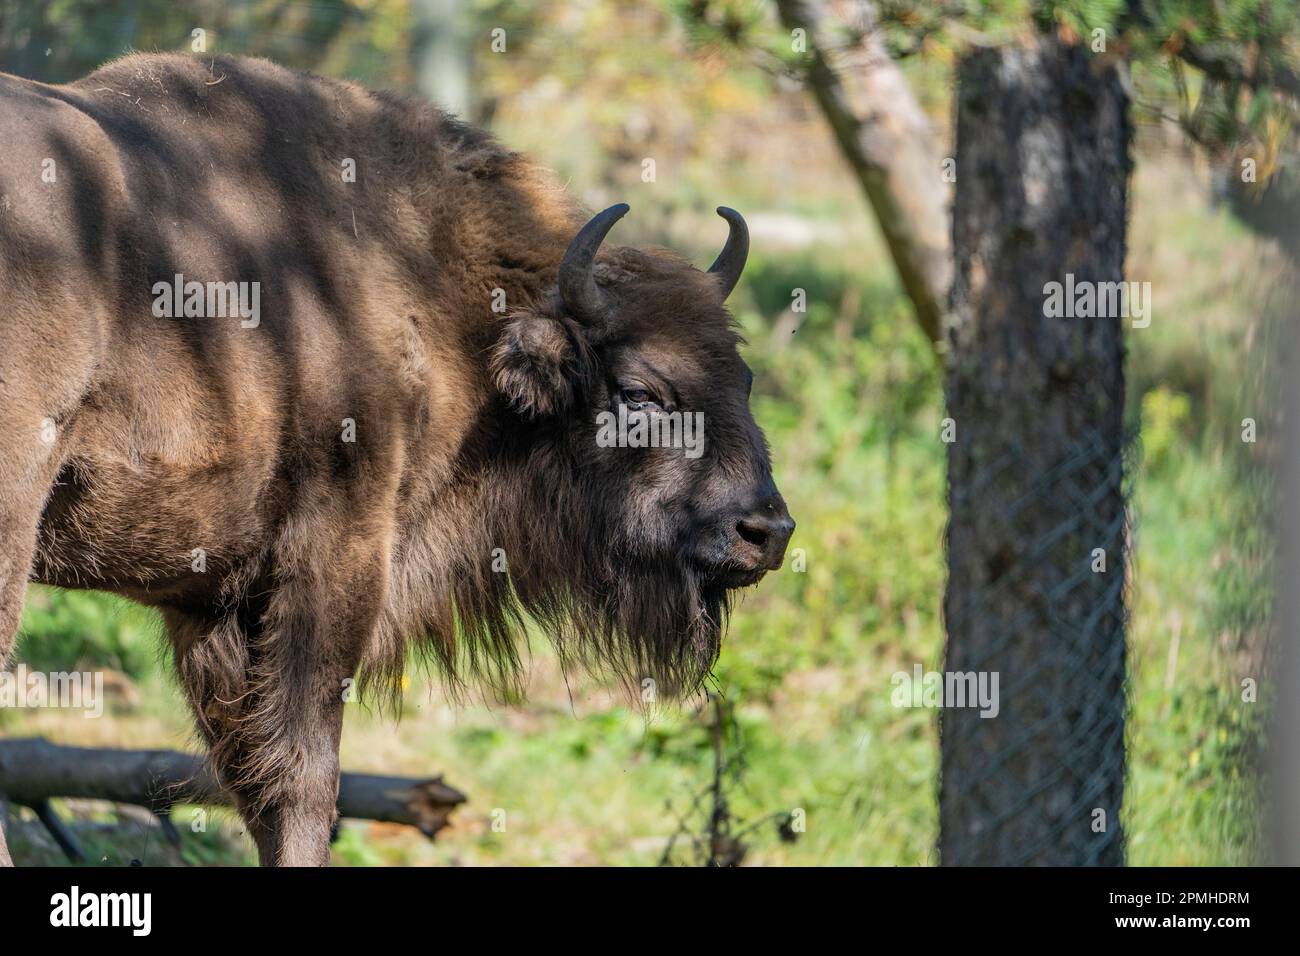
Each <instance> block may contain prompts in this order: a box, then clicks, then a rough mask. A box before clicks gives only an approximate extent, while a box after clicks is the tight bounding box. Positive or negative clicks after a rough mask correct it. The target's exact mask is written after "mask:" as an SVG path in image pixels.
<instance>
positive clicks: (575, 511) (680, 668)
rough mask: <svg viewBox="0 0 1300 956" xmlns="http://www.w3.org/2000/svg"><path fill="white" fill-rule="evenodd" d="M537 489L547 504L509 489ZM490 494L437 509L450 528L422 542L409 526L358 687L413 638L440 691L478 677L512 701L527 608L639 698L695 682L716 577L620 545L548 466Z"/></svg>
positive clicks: (717, 594)
mask: <svg viewBox="0 0 1300 956" xmlns="http://www.w3.org/2000/svg"><path fill="white" fill-rule="evenodd" d="M538 487H549V488H551V489H558V490H554V491H552V493H551V494H550V495H549V496H548V500H547V504H548V505H549V506H550V507H547V508H546V510H545V512H542V511H540V509H539V503H538V502H537V501H535V500H529V499H524V500H518V499H514V500H512V499H513V497H514V496H513V493H518V492H515V489H529V488H538ZM490 491H491V493H490V494H489V495H484V494H482V492H481V491H480V493H479V494H475V495H474V500H472V501H465V502H461V503H460V504H459V506H458V507H456V508H454V509H448V510H447V511H446V512H444V514H445V515H447V516H448V517H447V519H446V520H447V525H446V526H445V528H443V529H439V533H437V534H436V536H429V537H428V538H427V539H426V540H427V541H428V543H427V544H424V543H423V542H422V541H421V539H420V538H418V537H415V536H412V539H411V541H410V542H409V543H408V544H406V545H405V546H404V547H403V548H401V549H399V552H398V553H397V554H396V555H395V561H394V567H393V582H394V585H393V586H394V596H393V600H392V601H391V602H390V612H389V614H388V615H386V619H385V622H384V623H383V624H382V625H381V631H380V636H379V639H378V641H377V642H376V644H377V647H376V653H375V654H373V655H372V656H371V659H370V660H369V662H368V664H367V666H366V668H365V669H364V670H363V675H362V676H363V679H365V683H366V684H367V685H369V686H371V687H375V686H379V687H383V686H387V687H388V688H389V689H391V688H392V687H393V686H395V683H389V680H390V679H391V678H394V677H396V676H398V675H400V673H401V669H402V667H403V666H404V664H405V662H406V659H407V653H408V650H409V648H410V646H411V644H412V643H414V645H415V647H416V648H417V649H418V650H421V651H423V652H425V653H426V654H427V655H428V656H429V657H431V658H433V659H434V661H435V662H436V664H437V665H438V668H437V669H438V670H439V671H440V673H441V674H442V676H443V677H444V678H445V679H446V683H447V684H448V687H449V689H451V690H453V691H458V690H467V689H469V688H470V687H472V686H475V685H477V686H480V687H484V688H485V689H488V690H489V691H493V692H495V693H496V694H497V695H498V696H500V697H502V698H504V699H517V697H518V695H520V694H521V693H522V691H523V683H524V681H523V677H524V673H523V671H524V667H523V663H524V661H525V659H526V657H527V654H526V653H525V649H526V646H527V643H526V642H527V633H528V630H529V620H530V619H531V621H532V622H534V623H535V625H536V628H537V630H540V631H541V632H542V633H543V634H545V635H546V636H547V637H548V638H550V640H551V641H552V643H553V644H554V645H555V647H556V648H557V649H558V651H559V656H560V660H561V663H562V664H563V665H564V666H565V667H566V669H569V668H574V667H577V668H580V669H582V670H585V671H587V672H590V673H594V674H597V675H599V676H602V677H613V678H615V679H616V680H618V681H619V682H621V683H622V684H624V685H625V686H626V687H627V688H628V689H629V690H630V691H631V692H632V693H633V694H634V697H635V699H638V700H641V701H646V702H649V701H654V700H659V699H664V698H669V699H671V698H675V697H681V696H684V695H689V694H691V693H693V692H694V691H696V690H698V689H699V687H700V686H701V684H702V683H703V682H704V680H705V679H706V678H707V677H708V675H709V673H710V671H711V669H712V667H713V664H714V663H715V662H716V661H717V658H718V652H719V650H720V647H721V642H722V635H723V631H724V630H725V626H726V620H727V615H728V611H729V601H728V591H727V589H726V586H725V585H724V584H723V583H722V582H720V581H717V580H716V579H711V578H709V577H708V576H706V574H705V573H704V572H702V571H701V570H700V569H699V568H698V567H697V566H696V565H695V564H693V563H692V562H691V561H689V560H687V559H684V558H682V557H681V556H679V555H678V554H676V553H675V552H674V551H673V550H672V549H671V548H665V549H664V550H663V552H662V553H661V554H647V553H646V549H644V548H643V549H641V550H640V551H639V553H638V552H634V551H633V549H632V548H631V547H627V546H623V547H620V546H619V544H618V543H617V542H618V541H619V540H620V535H619V530H618V527H619V522H618V518H619V516H618V515H609V514H605V513H603V512H601V511H599V510H595V509H593V508H592V501H593V496H592V495H591V494H589V493H582V490H581V489H577V488H572V487H568V488H566V487H565V486H564V485H563V483H562V481H556V480H555V478H554V476H545V477H543V476H540V475H538V474H536V473H533V474H531V475H527V476H525V475H516V476H514V477H513V478H512V479H511V480H509V481H502V482H499V483H494V486H493V488H492V489H490ZM485 499H488V500H486V501H485ZM597 500H598V499H597ZM452 515H454V517H455V522H454V524H453V523H452V521H451V517H450V516H452ZM494 556H496V557H495V558H494ZM376 678H378V679H376ZM647 682H649V683H647Z"/></svg>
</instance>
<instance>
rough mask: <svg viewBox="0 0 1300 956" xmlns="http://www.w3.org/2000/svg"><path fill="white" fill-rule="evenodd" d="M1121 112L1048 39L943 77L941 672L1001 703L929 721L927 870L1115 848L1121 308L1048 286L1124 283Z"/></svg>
mask: <svg viewBox="0 0 1300 956" xmlns="http://www.w3.org/2000/svg"><path fill="white" fill-rule="evenodd" d="M1127 110H1128V104H1127V100H1126V97H1125V94H1124V92H1123V88H1122V86H1121V82H1120V78H1119V76H1118V75H1117V74H1116V72H1115V68H1114V67H1108V68H1102V69H1097V67H1096V64H1094V63H1092V62H1090V61H1089V59H1088V58H1087V57H1086V56H1085V55H1084V54H1083V53H1082V51H1081V50H1080V49H1078V48H1071V47H1066V46H1064V45H1063V44H1061V43H1060V42H1059V41H1056V40H1054V39H1050V38H1045V37H1044V38H1041V39H1037V40H1034V41H1032V42H1029V43H1027V44H1025V45H1023V46H1015V47H1011V48H1008V49H1000V50H981V51H977V52H975V53H973V54H972V55H970V56H969V57H968V58H967V59H966V60H965V61H964V62H963V63H962V65H961V67H960V69H959V73H958V92H957V194H956V201H955V204H954V210H953V248H954V253H955V257H956V276H955V279H954V283H953V298H952V319H951V321H952V328H951V336H950V352H949V355H948V369H947V381H946V396H947V405H948V415H949V417H950V418H951V419H952V420H953V422H952V426H953V427H954V428H955V440H953V441H952V442H951V443H950V444H949V453H948V480H949V507H950V517H949V524H948V535H947V546H948V569H949V576H948V588H947V593H946V595H945V598H944V617H945V624H946V627H947V633H948V648H947V661H946V672H947V673H949V674H951V673H965V672H972V671H974V672H983V673H986V674H988V675H992V674H994V673H996V674H997V675H998V688H999V691H1000V694H999V698H1000V700H999V710H998V713H997V715H996V716H995V717H988V718H985V717H981V716H980V712H979V711H978V710H976V709H969V708H966V709H963V708H958V707H954V706H951V703H952V702H951V701H949V704H950V706H948V707H946V708H945V709H944V711H943V712H942V714H941V718H940V732H941V734H940V735H941V780H940V837H939V851H940V857H941V860H942V862H943V863H944V864H947V865H963V864H989V865H1002V864H1061V865H1065V864H1069V865H1079V864H1109V865H1118V864H1121V863H1122V862H1123V835H1122V832H1121V829H1120V820H1119V811H1120V802H1121V799H1122V795H1123V780H1124V706H1125V701H1124V666H1125V665H1124V624H1125V611H1124V596H1125V588H1124V582H1125V571H1126V561H1125V541H1126V521H1125V515H1126V512H1125V502H1124V488H1123V475H1124V469H1123V464H1122V456H1123V451H1124V447H1123V446H1124V439H1123V426H1122V411H1123V407H1124V370H1123V357H1124V347H1123V340H1122V334H1121V333H1122V327H1123V325H1124V324H1125V322H1126V321H1127V320H1125V319H1123V318H1122V316H1121V315H1120V314H1118V313H1119V312H1120V311H1122V310H1121V309H1116V308H1113V307H1110V308H1104V309H1103V310H1102V311H1105V312H1108V313H1110V314H1105V315H1100V316H1094V317H1082V316H1079V313H1081V312H1082V311H1083V308H1082V306H1083V305H1084V303H1081V302H1079V303H1076V304H1077V306H1079V308H1076V310H1075V312H1066V314H1065V315H1076V316H1079V317H1065V316H1064V315H1063V316H1061V317H1052V314H1051V313H1052V312H1053V310H1052V309H1051V308H1050V307H1049V306H1050V303H1049V296H1048V291H1049V288H1050V287H1048V286H1047V284H1048V283H1061V284H1062V286H1063V287H1066V288H1067V289H1068V288H1069V285H1070V283H1071V280H1070V279H1068V278H1067V276H1072V277H1073V281H1072V284H1073V288H1074V289H1075V290H1081V289H1083V288H1085V286H1084V285H1082V284H1083V283H1102V282H1119V281H1122V280H1123V278H1124V247H1125V214H1126V203H1127V191H1128V177H1129V171H1130V160H1129V146H1130V138H1131V128H1130V126H1129V121H1128V112H1127ZM1094 288H1095V287H1094ZM1147 301H1148V305H1149V300H1147ZM1148 314H1149V313H1148ZM1103 561H1104V565H1102V564H1101V562H1103ZM1102 567H1104V570H1101V569H1100V568H1102ZM1095 569H1096V570H1095Z"/></svg>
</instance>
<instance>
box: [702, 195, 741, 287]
mask: <svg viewBox="0 0 1300 956" xmlns="http://www.w3.org/2000/svg"><path fill="white" fill-rule="evenodd" d="M718 215H719V216H721V217H722V218H723V219H725V220H727V225H729V226H730V227H731V231H730V232H729V233H728V234H727V244H726V245H725V246H723V247H722V251H721V252H719V253H718V258H716V259H715V260H713V265H711V266H709V272H710V273H712V274H713V275H716V276H717V277H718V281H719V282H721V283H722V298H723V300H724V301H725V300H726V298H727V296H729V295H731V290H732V289H734V288H735V287H736V283H737V282H739V281H740V274H741V273H742V272H744V271H745V260H746V259H747V258H749V227H748V226H746V225H745V217H744V216H742V215H741V214H740V213H738V212H736V210H734V209H731V208H729V207H727V206H719V207H718Z"/></svg>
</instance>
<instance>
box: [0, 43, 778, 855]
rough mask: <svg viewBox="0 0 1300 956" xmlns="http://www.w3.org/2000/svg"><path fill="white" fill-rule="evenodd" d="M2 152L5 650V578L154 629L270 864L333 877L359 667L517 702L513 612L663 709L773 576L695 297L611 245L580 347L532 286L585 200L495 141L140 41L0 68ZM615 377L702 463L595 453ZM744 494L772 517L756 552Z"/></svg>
mask: <svg viewBox="0 0 1300 956" xmlns="http://www.w3.org/2000/svg"><path fill="white" fill-rule="evenodd" d="M0 140H3V142H4V143H5V145H6V152H7V156H6V162H5V163H4V165H3V167H2V168H0V405H2V407H3V411H4V418H5V428H4V429H3V430H0V661H3V660H4V658H5V657H6V655H7V654H8V653H9V651H10V649H11V646H12V635H13V633H14V631H15V629H16V627H17V624H18V619H19V614H20V611H21V607H22V600H23V593H24V589H25V585H26V582H27V581H28V580H29V578H30V579H32V580H38V581H42V582H47V583H51V584H56V585H61V586H64V587H77V588H99V589H103V590H107V591H112V592H115V593H118V594H123V595H126V596H128V597H130V598H133V599H135V600H137V601H140V602H143V603H145V604H148V605H150V606H153V607H156V608H159V609H160V610H161V612H162V614H163V617H164V619H165V621H166V624H167V628H168V632H169V637H170V640H171V643H172V646H173V650H174V655H175V660H176V666H177V669H178V672H179V674H180V676H181V680H182V682H183V684H184V686H185V689H186V692H187V694H188V696H189V699H190V701H191V703H192V706H193V710H194V714H195V718H196V721H197V724H198V726H199V728H200V730H201V731H202V733H203V736H204V737H205V739H206V741H207V743H208V745H209V747H210V752H211V756H212V760H213V763H214V765H215V766H216V768H217V770H218V772H219V773H220V774H221V776H222V778H223V780H224V782H225V783H226V785H227V786H228V787H229V788H230V789H231V790H232V792H234V793H235V794H236V796H237V797H238V799H239V802H240V805H241V809H242V812H243V813H244V815H245V818H246V820H247V821H248V823H249V826H250V829H251V831H252V833H253V835H254V837H255V838H256V839H257V842H258V847H259V851H260V852H261V855H262V859H263V861H264V862H267V863H281V864H304V863H310V864H320V863H324V862H326V861H327V860H328V833H329V829H330V825H331V823H332V821H333V818H334V801H335V798H336V794H337V776H338V739H339V733H340V727H341V721H342V707H343V698H344V688H345V687H346V685H347V682H348V681H349V680H350V679H351V678H352V677H353V676H354V675H356V674H358V673H359V674H361V675H362V676H363V678H369V679H370V680H371V681H372V682H373V681H374V680H375V678H379V679H380V680H379V683H380V684H384V683H387V682H388V681H389V679H390V678H392V677H393V676H394V675H397V674H400V673H401V670H402V668H403V666H404V664H405V662H406V660H407V656H408V652H409V650H410V648H411V647H412V646H414V647H416V648H418V649H420V650H423V651H425V652H426V653H428V654H429V655H431V657H432V658H434V659H435V660H436V661H437V662H438V663H439V664H440V665H441V668H442V670H443V672H444V673H445V674H446V675H448V677H449V680H450V682H451V683H452V684H453V685H456V684H459V683H461V682H463V681H469V680H480V681H485V682H487V683H488V684H490V685H494V686H496V687H498V688H500V687H504V686H508V685H510V684H512V683H513V682H514V681H515V680H516V678H517V675H518V672H519V665H520V656H521V651H520V645H519V641H520V638H521V635H522V631H523V624H524V621H525V619H526V618H530V617H531V618H532V619H534V620H536V621H538V622H539V623H540V625H541V627H542V629H543V630H544V631H546V632H547V633H548V634H549V635H550V636H551V637H553V638H554V639H555V641H556V642H557V644H558V646H559V647H560V648H561V650H562V652H563V653H564V655H565V657H566V659H568V660H571V661H575V662H579V663H582V664H586V665H592V666H596V667H598V668H603V669H607V670H610V671H612V672H614V673H616V674H619V675H621V676H623V677H625V678H626V679H629V680H633V681H637V682H640V681H641V680H643V679H646V678H650V679H653V680H655V681H656V682H657V684H658V686H659V688H660V691H661V692H665V693H668V692H675V691H681V690H689V689H691V688H693V687H694V686H696V685H697V684H698V682H699V681H700V680H701V679H702V677H703V676H704V675H705V674H706V673H707V672H708V670H709V668H710V667H711V665H712V663H713V661H714V660H715V658H716V656H717V653H718V648H719V641H720V635H721V631H722V626H723V622H724V617H725V614H726V607H727V592H728V589H729V588H734V587H738V586H742V585H746V584H752V583H754V582H755V581H757V580H758V578H759V577H761V576H762V574H763V572H764V571H765V570H767V569H768V568H771V567H775V566H777V565H779V563H780V557H781V554H782V553H783V552H784V546H785V540H786V539H787V538H788V536H789V528H790V527H792V523H790V522H789V520H788V516H786V515H785V511H784V503H783V502H781V501H780V496H779V495H778V494H777V492H776V489H775V487H774V486H773V484H772V481H771V474H770V466H769V462H768V456H767V450H766V447H765V445H764V442H763V439H762V435H761V433H760V432H759V430H758V428H757V426H756V425H755V424H754V422H753V419H752V417H751V416H750V414H749V410H748V403H747V395H748V378H749V377H748V370H747V369H746V368H745V366H744V364H743V363H742V362H741V360H740V358H739V355H738V353H737V345H738V338H737V336H736V334H735V333H734V332H733V331H732V329H731V327H730V325H729V321H728V317H727V313H726V311H725V309H724V308H723V305H722V301H721V300H722V295H721V293H720V289H719V285H718V282H717V281H716V278H715V277H714V276H712V275H707V274H704V273H702V272H700V271H698V270H696V269H695V268H693V267H692V266H691V265H690V264H689V263H687V262H685V261H683V260H681V259H679V258H677V257H675V256H673V255H672V254H670V253H666V252H662V251H651V252H642V251H638V250H635V249H629V248H617V247H615V248H607V249H606V250H604V251H603V252H602V254H601V257H600V259H599V260H598V264H597V266H596V269H595V271H594V274H595V276H596V278H597V280H598V281H599V283H600V284H601V287H602V288H603V289H604V290H605V291H606V293H607V294H608V296H609V297H610V301H611V302H613V303H614V304H615V309H616V312H617V315H618V316H619V326H618V327H619V329H620V330H621V331H620V333H619V334H618V335H617V336H604V337H598V336H593V335H590V334H589V333H590V332H591V331H592V330H591V329H590V328H588V327H587V326H585V325H584V324H583V322H581V321H579V320H577V319H576V318H575V317H574V316H572V315H570V314H568V312H567V311H566V309H565V307H564V305H563V303H562V301H561V300H560V297H559V294H558V292H557V291H556V276H557V269H558V266H559V263H560V260H561V258H562V257H563V255H564V251H565V248H566V246H567V245H568V243H569V242H570V240H571V239H572V238H573V236H574V234H575V232H576V231H577V230H578V228H579V227H580V226H581V225H582V223H583V222H584V220H585V215H584V214H583V213H582V212H581V211H580V210H579V209H577V208H576V207H575V205H574V204H573V203H572V202H571V201H569V200H568V199H567V198H566V197H565V196H564V195H563V194H562V192H561V191H560V190H559V189H558V188H557V186H556V185H555V184H554V182H553V180H552V179H551V178H550V176H549V175H547V174H546V173H545V172H543V171H541V170H539V169H538V168H537V167H535V166H533V165H532V164H531V163H529V162H528V161H527V160H526V159H524V158H523V157H521V156H519V155H518V154H516V153H513V152H510V151H508V150H506V149H504V148H502V147H501V146H500V145H498V144H497V143H496V142H495V141H493V140H492V139H491V138H490V137H489V136H488V135H487V134H485V133H483V132H481V131H478V130H475V129H472V128H470V127H467V126H465V125H463V124H461V123H459V122H457V121H456V120H454V119H451V118H449V117H447V116H446V115H444V114H442V113H440V112H438V111H437V110H435V109H432V108H430V107H428V106H427V105H423V104H421V103H418V102H414V101H411V100H407V99H403V98H400V97H397V96H394V95H392V94H386V93H376V92H372V91H370V90H366V89H363V88H361V87H359V86H356V85H354V84H350V83H345V82H339V81H335V80H327V79H322V78H320V77H315V76H310V75H306V74H302V73H297V72H292V71H289V70H286V69H283V68H281V67H278V66H276V65H274V64H271V63H268V62H266V61H261V60H252V59H243V58H231V57H216V58H211V57H202V58H191V57H187V56H180V55H133V56H129V57H126V58H124V59H122V60H118V61H116V62H114V63H111V64H109V65H107V66H105V67H103V68H102V69H100V70H98V71H96V72H95V73H93V74H92V75H90V76H88V77H86V78H85V79H83V80H80V81H78V82H76V83H72V84H69V85H67V86H47V85H43V84H39V83H32V82H28V81H25V80H22V79H18V78H15V77H11V76H5V75H3V74H0ZM348 159H351V160H354V161H355V164H356V170H357V175H356V180H355V182H347V181H345V178H344V176H343V175H342V171H343V168H344V166H343V164H344V161H345V160H348ZM45 160H53V165H52V166H51V165H50V164H49V163H45V162H44V161H45ZM47 169H52V170H53V171H54V181H52V182H50V181H46V179H43V178H42V172H43V171H44V170H47ZM47 178H48V177H47ZM178 273H180V274H183V275H184V277H185V279H186V280H187V281H190V280H197V281H199V282H211V281H220V282H227V281H247V282H253V281H256V282H258V283H260V313H261V319H260V324H258V325H257V326H256V327H255V328H244V327H241V323H240V321H239V319H238V318H237V317H232V318H189V319H184V318H178V319H170V318H157V317H155V316H154V314H153V313H152V311H151V308H152V305H153V299H154V292H153V287H154V284H155V283H156V282H159V281H171V279H172V277H173V276H174V275H176V274H178ZM498 289H499V290H504V295H505V302H506V304H507V306H508V309H509V314H506V315H502V314H499V313H498V312H495V311H493V309H492V305H493V302H494V290H498ZM629 383H631V386H629ZM629 387H632V388H633V389H639V390H646V391H647V392H648V393H649V394H652V395H653V396H654V398H655V401H656V402H657V404H658V405H659V406H662V408H663V409H664V410H668V409H670V408H671V409H680V410H697V411H702V412H703V413H704V415H705V422H706V425H705V428H706V436H707V437H706V442H705V454H704V455H703V456H701V457H700V458H698V459H694V460H692V459H688V458H686V457H685V456H683V454H682V452H681V450H680V449H629V448H600V447H597V444H596V442H595V441H594V437H593V436H594V428H593V425H592V422H593V418H594V416H595V414H596V413H597V411H599V410H602V409H612V408H616V407H617V406H618V403H619V402H621V401H624V397H625V396H626V395H628V394H636V395H639V394H640V392H639V391H633V392H628V391H627V390H628V388H629ZM349 422H350V423H353V424H352V426H349V424H348V423H349ZM349 427H354V429H355V440H351V441H350V440H347V432H348V429H349ZM760 506H761V507H762V508H764V509H766V511H767V512H769V513H773V514H779V515H780V516H782V517H781V522H783V523H782V524H780V525H778V526H777V531H776V532H775V533H773V534H772V535H765V534H764V533H758V534H757V537H755V536H754V534H752V533H748V532H746V531H745V530H744V527H743V526H744V524H745V521H744V515H745V514H748V513H749V512H750V511H752V510H754V509H756V508H759V507H760ZM738 515H739V516H740V519H741V520H740V523H739V525H738V524H737V520H738V518H737V516H738ZM738 528H739V529H740V530H738ZM501 560H504V562H505V567H506V570H505V571H504V572H502V571H501V570H499V568H500V561H501ZM388 686H392V685H391V683H389V684H388ZM2 840H3V838H2V837H0V841H2ZM5 856H6V854H5V853H4V851H3V843H2V842H0V860H3V859H4V858H5Z"/></svg>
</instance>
